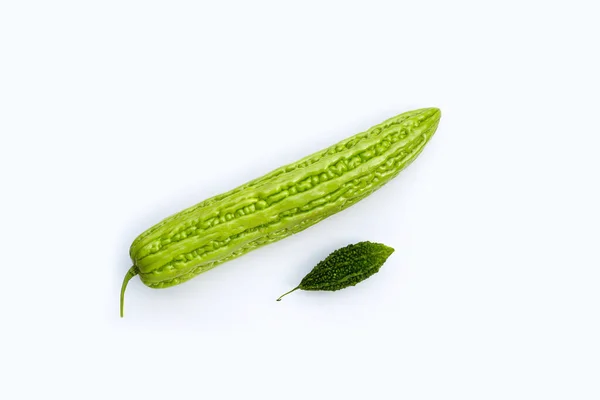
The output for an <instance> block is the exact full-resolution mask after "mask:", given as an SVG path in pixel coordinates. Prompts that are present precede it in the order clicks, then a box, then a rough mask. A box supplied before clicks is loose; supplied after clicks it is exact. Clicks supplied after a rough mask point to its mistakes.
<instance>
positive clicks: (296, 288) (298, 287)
mask: <svg viewBox="0 0 600 400" xmlns="http://www.w3.org/2000/svg"><path fill="white" fill-rule="evenodd" d="M298 289H300V286H296V287H295V288H293V289H292V290H290V291H289V292H287V293H284V294H282V295H281V296H279V298H278V299H277V301H281V298H282V297H283V296H285V295H288V294H290V293H292V292H293V291H294V290H298Z"/></svg>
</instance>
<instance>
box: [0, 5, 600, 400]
mask: <svg viewBox="0 0 600 400" xmlns="http://www.w3.org/2000/svg"><path fill="white" fill-rule="evenodd" d="M598 15H599V10H598V9H597V2H595V1H587V2H586V1H568V2H564V1H527V0H519V1H512V0H507V1H502V2H481V1H396V2H392V1H388V2H381V1H368V2H366V1H365V2H352V1H324V0H320V1H315V2H312V1H303V2H297V3H296V4H295V5H292V2H283V1H272V2H266V1H230V2H226V1H220V2H216V1H215V2H199V1H187V2H186V1H123V0H119V1H97V2H90V1H87V2H83V1H39V2H34V1H23V0H20V1H10V0H8V1H3V2H2V3H1V5H0V135H1V141H0V171H1V172H0V174H1V189H2V195H1V197H0V203H1V207H0V213H1V215H0V217H1V221H2V224H1V230H0V243H1V247H2V253H1V254H2V256H1V263H0V265H1V268H2V289H1V290H0V297H1V299H0V300H1V302H0V304H1V306H0V307H1V309H2V321H3V322H2V325H3V328H2V330H1V331H0V336H1V340H0V350H1V354H0V367H1V368H2V371H1V376H2V378H1V382H2V385H1V389H0V390H1V392H0V397H2V398H4V399H24V398H28V399H34V398H39V399H41V398H61V399H96V398H98V399H119V398H123V399H154V398H161V399H183V398H193V399H199V398H200V399H202V398H205V399H221V398H228V399H246V398H250V399H295V398H303V399H338V398H339V399H349V398H363V399H436V400H439V399H461V400H463V399H578V400H584V399H599V398H600V344H599V342H600V322H599V319H600V290H599V288H600V256H599V254H598V253H599V250H600V246H599V244H600V228H599V227H600V212H599V211H598V210H599V204H600V195H599V193H598V189H599V179H598V175H599V173H600V157H599V156H598V154H599V151H600V150H599V149H600V138H599V137H600V128H599V126H600V125H599V122H598V116H599V112H600V100H599V99H600V94H599V93H600V78H599V76H600V74H599V71H600V62H599V60H598V54H599V45H598V43H599V42H598V38H600V28H599V25H598ZM421 107H439V108H440V109H441V110H442V113H443V116H442V120H441V123H440V126H439V129H438V131H437V133H436V135H435V136H434V137H433V139H432V140H431V141H430V143H429V144H428V146H427V148H426V149H425V151H424V152H423V154H422V155H421V156H420V157H419V158H418V159H417V161H415V163H414V164H412V165H411V166H410V167H409V168H408V169H407V170H405V171H404V172H403V173H402V174H401V175H400V176H399V177H398V178H396V179H395V180H393V181H392V182H391V183H390V184H388V185H387V186H386V187H385V188H383V189H382V190H380V191H378V192H376V193H375V194H373V195H372V196H370V197H369V198H368V199H366V200H364V201H362V202H360V203H359V204H357V205H356V206H354V207H352V208H350V209H348V210H346V211H344V212H342V213H340V214H337V215H335V216H333V217H331V218H329V219H328V220H326V221H324V222H322V223H320V224H318V225H316V226H315V227H312V228H310V229H309V230H306V231H304V232H302V233H300V234H298V235H295V236H293V237H291V238H288V239H286V240H284V241H281V242H278V243H276V244H273V245H271V246H267V247H264V248H261V249H260V250H257V251H255V252H253V253H250V254H248V255H246V256H244V257H241V258H239V259H237V260H235V261H233V262H230V263H227V264H225V265H223V266H220V267H219V268H216V269H214V270H212V271H210V272H207V273H206V274H203V275H201V276H199V277H197V278H195V279H194V280H192V281H190V282H188V283H186V284H184V285H180V286H177V287H173V288H169V289H167V290H152V289H149V288H147V287H145V286H144V285H143V284H142V283H141V282H140V281H139V278H135V279H134V280H132V281H131V283H130V285H129V288H128V291H127V295H126V307H125V313H126V316H125V318H124V319H120V318H119V316H118V297H119V288H120V285H121V280H122V277H123V275H124V274H125V272H126V270H127V269H128V268H129V266H130V260H129V258H128V249H129V245H130V243H131V241H132V240H133V239H134V238H135V237H136V236H137V235H138V234H139V233H141V232H142V231H144V230H145V229H147V228H148V227H150V226H151V225H153V224H154V223H156V222H158V221H159V220H161V219H162V218H164V217H166V216H168V215H170V214H172V213H175V212H177V211H179V210H181V209H183V208H186V207H188V206H190V205H192V204H195V203H197V202H199V201H201V200H203V199H205V198H207V197H209V196H212V195H215V194H218V193H220V192H223V191H226V190H228V189H231V188H233V187H235V186H237V185H239V184H242V183H244V182H246V181H247V180H249V179H252V178H255V177H257V176H260V175H262V174H264V173H266V172H268V171H270V170H272V169H274V168H276V167H279V166H280V165H282V164H287V163H290V162H293V161H295V160H297V159H299V158H301V157H303V156H305V155H307V154H310V153H312V152H314V151H317V150H320V149H322V148H324V147H325V146H328V145H330V144H333V143H335V142H337V141H339V140H341V139H343V138H345V137H347V136H350V135H352V134H355V133H357V132H359V131H362V130H365V129H367V128H369V127H370V126H372V125H374V124H376V123H379V122H381V121H383V120H384V119H386V118H389V117H391V116H393V115H395V114H398V113H401V112H404V111H408V110H411V109H415V108H421ZM360 240H372V241H380V242H383V243H386V244H388V245H390V246H393V247H395V248H396V252H395V253H394V254H393V255H392V257H390V259H389V260H388V262H387V263H386V264H385V265H384V267H383V268H382V269H381V271H380V272H379V274H377V275H375V276H373V277H372V278H370V279H368V280H367V281H365V282H363V283H361V284H360V285H358V286H356V287H354V288H350V289H346V290H343V291H340V292H335V293H328V292H322V293H320V292H295V293H293V294H292V295H290V296H288V297H287V298H285V299H284V301H282V302H279V303H278V302H275V298H276V297H277V296H278V295H280V294H281V293H283V292H284V291H286V290H288V289H290V288H292V287H294V286H295V285H296V284H297V283H298V282H299V281H300V279H301V278H302V277H303V276H304V275H305V274H306V273H307V272H308V271H310V269H311V268H312V267H313V266H314V265H315V264H316V262H317V261H319V260H320V259H322V258H324V257H325V256H326V255H327V254H329V252H330V251H332V250H334V249H336V248H338V247H340V246H342V245H345V244H348V243H353V242H357V241H360Z"/></svg>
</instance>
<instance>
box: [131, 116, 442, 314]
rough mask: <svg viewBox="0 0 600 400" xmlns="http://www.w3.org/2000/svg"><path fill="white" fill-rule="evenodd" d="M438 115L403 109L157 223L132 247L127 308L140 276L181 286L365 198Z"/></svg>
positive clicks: (414, 152)
mask: <svg viewBox="0 0 600 400" xmlns="http://www.w3.org/2000/svg"><path fill="white" fill-rule="evenodd" d="M440 116H441V113H440V110H438V109H437V108H424V109H419V110H414V111H409V112H406V113H403V114H400V115H397V116H395V117H393V118H390V119H388V120H386V121H384V122H383V123H381V124H379V125H376V126H374V127H372V128H371V129H369V130H367V131H365V132H362V133H359V134H356V135H354V136H351V137H349V138H347V139H345V140H342V141H341V142H339V143H337V144H335V145H333V146H331V147H328V148H326V149H324V150H321V151H319V152H317V153H314V154H312V155H310V156H307V157H305V158H303V159H301V160H299V161H297V162H295V163H293V164H289V165H286V166H283V167H281V168H278V169H276V170H274V171H272V172H270V173H268V174H266V175H264V176H262V177H260V178H258V179H255V180H252V181H250V182H247V183H245V184H243V185H241V186H239V187H237V188H235V189H233V190H231V191H229V192H227V193H223V194H220V195H217V196H215V197H212V198H210V199H207V200H205V201H203V202H201V203H199V204H196V205H195V206H193V207H190V208H188V209H186V210H183V211H181V212H179V213H177V214H175V215H172V216H170V217H168V218H166V219H164V220H163V221H161V222H159V223H158V224H156V225H155V226H153V227H151V228H150V229H148V230H147V231H145V232H144V233H142V234H141V235H139V236H138V237H137V238H136V239H135V240H134V242H133V244H132V245H131V248H130V251H129V253H130V256H131V259H132V261H133V266H132V267H131V269H130V270H129V271H128V273H127V274H126V276H125V279H124V281H123V285H122V290H121V313H122V307H123V296H124V292H125V288H126V286H127V282H128V281H129V280H130V279H131V278H132V277H133V276H135V275H137V274H139V275H140V278H141V280H142V282H143V283H144V284H145V285H147V286H149V287H152V288H165V287H169V286H173V285H177V284H180V283H182V282H185V281H187V280H189V279H191V278H193V277H194V276H196V275H198V274H201V273H202V272H205V271H208V270H209V269H211V268H214V267H216V266H217V265H219V264H222V263H224V262H226V261H229V260H232V259H234V258H236V257H239V256H241V255H243V254H245V253H247V252H249V251H251V250H254V249H256V248H258V247H261V246H264V245H266V244H269V243H273V242H275V241H277V240H280V239H283V238H285V237H288V236H290V235H292V234H294V233H297V232H300V231H302V230H304V229H306V228H308V227H310V226H312V225H314V224H316V223H317V222H319V221H321V220H323V219H324V218H327V217H329V216H330V215H333V214H335V213H337V212H339V211H341V210H344V209H346V208H348V207H349V206H351V205H352V204H355V203H356V202H357V201H359V200H361V199H363V198H365V197H366V196H368V195H369V194H371V193H373V192H374V191H375V190H377V189H379V188H380V187H382V186H383V185H384V184H385V183H387V182H388V181H389V180H390V179H392V178H394V177H395V176H396V175H398V173H399V172H400V171H402V170H403V169H404V168H405V167H406V166H408V165H409V164H410V163H411V162H412V161H413V160H414V159H415V158H416V157H417V156H418V155H419V154H420V153H421V151H422V150H423V147H424V146H425V144H426V143H427V142H428V140H429V139H430V138H431V137H432V136H433V134H434V133H435V130H436V128H437V126H438V122H439V120H440Z"/></svg>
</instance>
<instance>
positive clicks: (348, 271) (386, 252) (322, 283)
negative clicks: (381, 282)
mask: <svg viewBox="0 0 600 400" xmlns="http://www.w3.org/2000/svg"><path fill="white" fill-rule="evenodd" d="M393 252H394V249H392V248H391V247H388V246H386V245H384V244H381V243H373V242H359V243H356V244H349V245H348V246H346V247H342V248H341V249H337V250H336V251H334V252H333V253H331V254H330V255H328V256H327V258H325V259H324V260H323V261H321V262H319V263H318V264H317V265H316V266H315V267H314V268H313V269H312V271H310V272H309V273H308V275H306V276H305V277H304V279H302V281H301V282H300V284H299V285H298V286H296V287H295V288H294V289H292V290H290V291H289V292H287V293H285V294H283V295H282V296H281V297H279V298H278V299H277V301H279V300H281V298H282V297H283V296H285V295H287V294H290V293H292V292H294V291H296V290H298V289H301V290H329V291H335V290H340V289H344V288H347V287H350V286H355V285H356V284H357V283H359V282H362V281H364V280H365V279H367V278H368V277H370V276H371V275H373V274H376V273H377V272H379V269H380V268H381V266H382V265H383V264H384V263H385V261H386V260H387V259H388V257H389V256H390V255H392V253H393Z"/></svg>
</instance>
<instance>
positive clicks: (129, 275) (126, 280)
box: [121, 265, 140, 318]
mask: <svg viewBox="0 0 600 400" xmlns="http://www.w3.org/2000/svg"><path fill="white" fill-rule="evenodd" d="M139 273H140V271H139V270H138V268H137V267H136V266H135V265H134V266H133V267H131V268H129V271H127V273H126V274H125V278H123V284H122V285H121V318H123V302H124V300H125V289H127V284H128V283H129V281H130V280H131V278H133V277H134V276H136V275H137V274H139Z"/></svg>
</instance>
